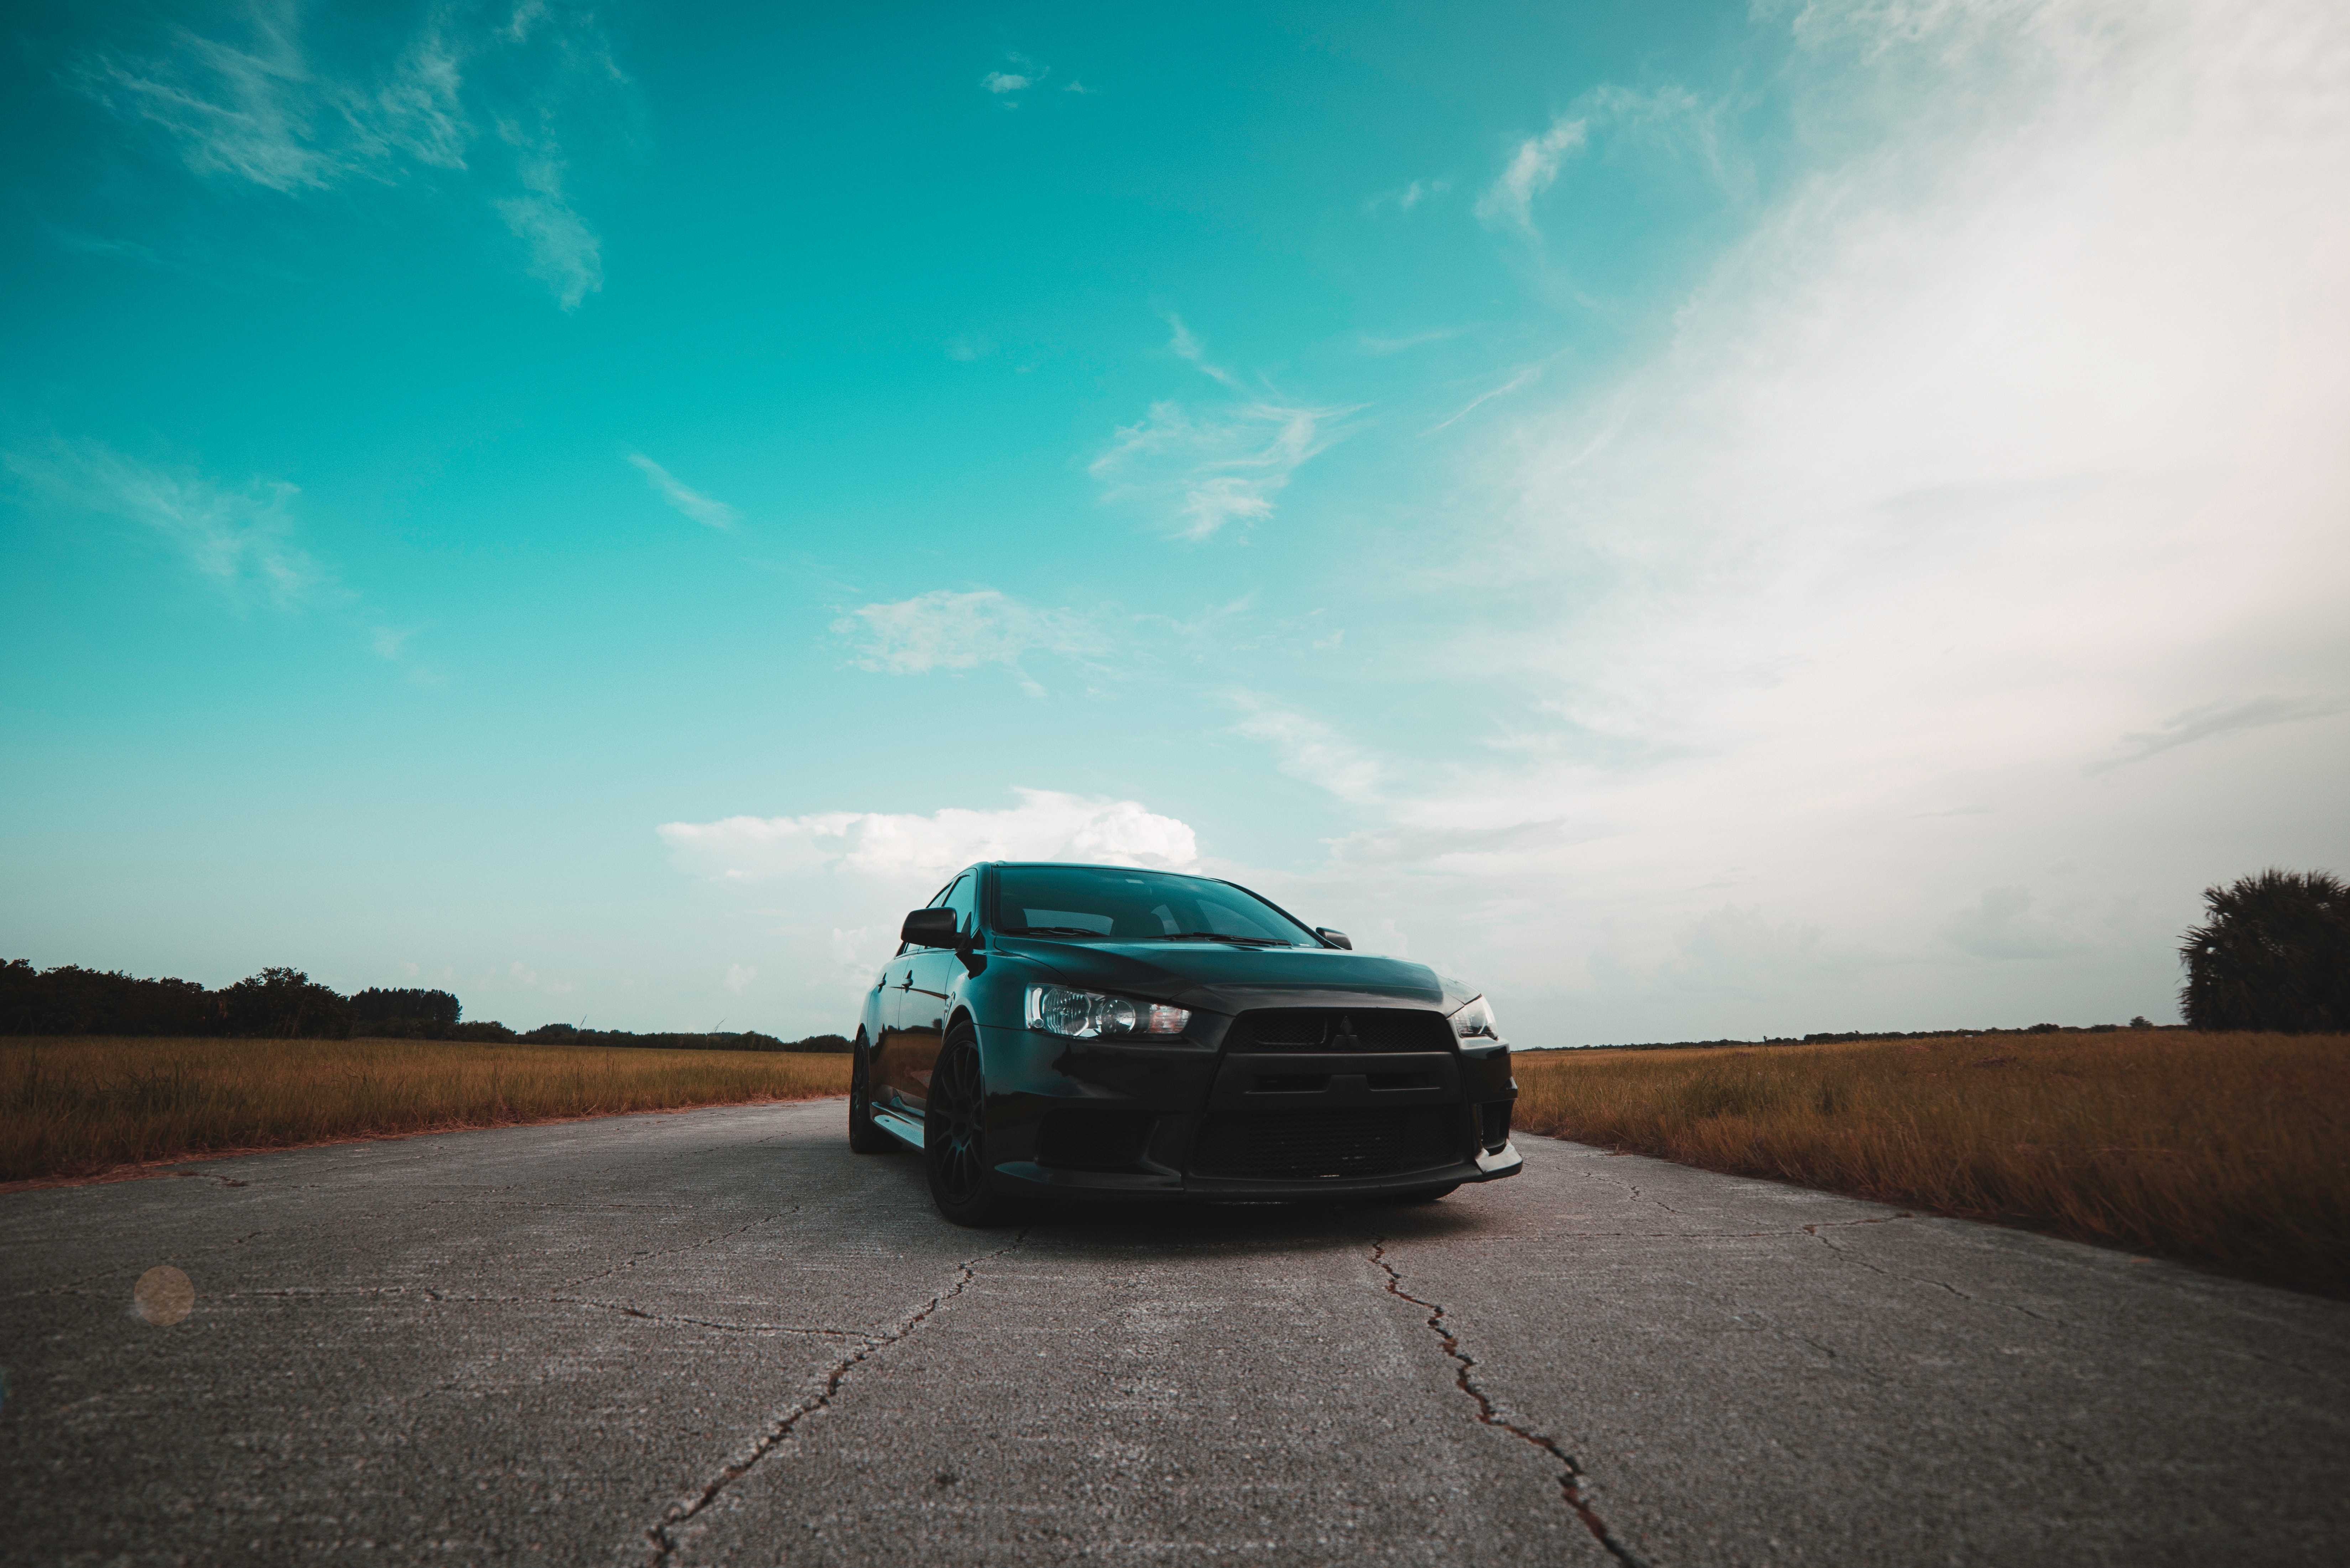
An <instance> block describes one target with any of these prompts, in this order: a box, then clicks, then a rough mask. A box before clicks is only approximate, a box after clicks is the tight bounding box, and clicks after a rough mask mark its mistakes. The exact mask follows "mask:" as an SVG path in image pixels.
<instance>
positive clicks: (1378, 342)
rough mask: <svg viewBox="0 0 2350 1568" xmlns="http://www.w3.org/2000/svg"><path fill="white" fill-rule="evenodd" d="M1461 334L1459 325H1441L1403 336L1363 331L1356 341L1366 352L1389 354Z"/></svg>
mask: <svg viewBox="0 0 2350 1568" xmlns="http://www.w3.org/2000/svg"><path fill="white" fill-rule="evenodd" d="M1460 336H1461V329H1460V328H1459V327H1438V328H1437V329H1436V330H1434V331H1432V332H1412V333H1407V334H1406V335H1404V336H1403V337H1380V336H1379V335H1378V334H1377V333H1374V332H1361V333H1357V334H1356V337H1355V341H1356V342H1357V343H1358V344H1360V345H1361V346H1362V349H1363V352H1364V353H1366V354H1375V355H1387V354H1400V353H1402V352H1403V351H1404V350H1405V349H1407V348H1425V347H1426V346H1428V345H1429V344H1430V343H1441V342H1443V341H1444V340H1445V339H1447V338H1450V337H1460Z"/></svg>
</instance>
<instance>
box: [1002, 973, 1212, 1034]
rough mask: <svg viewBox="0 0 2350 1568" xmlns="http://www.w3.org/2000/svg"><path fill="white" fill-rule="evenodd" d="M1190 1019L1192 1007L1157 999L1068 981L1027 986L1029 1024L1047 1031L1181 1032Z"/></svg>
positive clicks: (1050, 1032) (1068, 1032)
mask: <svg viewBox="0 0 2350 1568" xmlns="http://www.w3.org/2000/svg"><path fill="white" fill-rule="evenodd" d="M1187 1023H1191V1012H1190V1010H1189V1009H1186V1008H1181V1007H1169V1006H1167V1005H1165V1004H1164V1003H1162V1002H1133V1001H1129V1000H1128V998H1126V997H1123V996H1104V995H1103V994H1102V993H1101V992H1097V991H1071V990H1070V989H1069V988H1068V987H1066V986H1065V985H1032V986H1030V987H1029V988H1028V1027H1029V1028H1031V1029H1040V1030H1043V1031H1044V1032H1045V1033H1047V1034H1067V1035H1071V1036H1073V1037H1075V1038H1076V1039H1079V1040H1097V1039H1101V1038H1103V1037H1105V1036H1114V1035H1121V1034H1157V1035H1165V1034H1180V1033H1183V1026H1184V1025H1185V1024H1187Z"/></svg>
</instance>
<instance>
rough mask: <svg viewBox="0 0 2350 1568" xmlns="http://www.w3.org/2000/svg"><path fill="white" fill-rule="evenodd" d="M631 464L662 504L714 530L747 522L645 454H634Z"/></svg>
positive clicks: (723, 504) (729, 507)
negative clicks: (666, 504) (743, 521)
mask: <svg viewBox="0 0 2350 1568" xmlns="http://www.w3.org/2000/svg"><path fill="white" fill-rule="evenodd" d="M629 462H632V463H634V464H636V465H637V468H638V470H639V472H642V473H643V474H644V476H645V479H646V481H647V482H648V483H650V484H651V485H652V487H653V488H654V489H655V490H656V491H658V492H660V498H661V499H662V500H664V501H666V502H668V503H669V504H671V506H673V507H675V508H677V510H679V511H680V512H682V513H684V514H686V515H687V516H688V517H691V518H692V519H693V520H694V521H695V522H696V523H701V524H707V525H708V526H710V527H712V528H732V527H733V526H734V524H737V523H739V522H741V521H742V520H743V514H741V513H739V512H737V511H735V510H734V508H733V507H732V506H729V505H727V504H726V503H724V502H723V501H718V500H714V499H712V497H710V496H707V495H704V494H702V492H700V491H699V490H695V489H693V488H692V487H691V486H690V485H687V484H685V483H681V482H680V481H679V479H678V478H677V476H676V475H674V474H672V473H671V472H670V471H669V470H668V469H666V468H663V467H662V466H661V465H660V463H657V462H654V461H653V460H652V459H651V458H649V457H647V456H646V455H645V454H644V453H643V452H630V453H629Z"/></svg>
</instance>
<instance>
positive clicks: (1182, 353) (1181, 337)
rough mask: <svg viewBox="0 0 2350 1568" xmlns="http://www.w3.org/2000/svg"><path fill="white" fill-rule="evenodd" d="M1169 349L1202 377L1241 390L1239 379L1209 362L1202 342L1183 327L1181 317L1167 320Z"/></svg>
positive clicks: (1188, 329) (1187, 328) (1172, 317)
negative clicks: (1201, 344)
mask: <svg viewBox="0 0 2350 1568" xmlns="http://www.w3.org/2000/svg"><path fill="white" fill-rule="evenodd" d="M1167 328H1168V338H1167V347H1168V348H1170V349H1172V350H1173V351H1174V354H1175V357H1176V358H1179V359H1181V360H1183V361H1184V362H1185V363H1187V364H1189V365H1191V366H1193V367H1195V368H1196V369H1198V370H1199V372H1200V373H1201V375H1203V376H1206V377H1208V378H1209V379H1211V380H1215V381H1220V382H1222V384H1223V385H1225V386H1227V387H1230V388H1232V389H1233V390H1234V391H1239V390H1241V383H1240V379H1239V378H1238V377H1236V376H1234V375H1233V374H1232V372H1231V371H1230V370H1226V369H1222V368H1221V367H1219V366H1216V365H1211V364H1210V363H1209V362H1208V351H1207V350H1206V349H1205V348H1201V346H1200V340H1199V339H1198V338H1197V337H1193V336H1192V335H1191V328H1190V327H1186V326H1184V325H1183V318H1182V317H1180V316H1170V317H1168V318H1167Z"/></svg>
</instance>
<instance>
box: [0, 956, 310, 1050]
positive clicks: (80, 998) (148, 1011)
mask: <svg viewBox="0 0 2350 1568" xmlns="http://www.w3.org/2000/svg"><path fill="white" fill-rule="evenodd" d="M350 1032H351V1017H350V1008H349V1005H348V1003H346V1002H344V1001H343V999H342V998H341V997H340V996H338V995H337V994H336V993H335V992H331V991H329V990H328V989H327V988H326V987H325V986H323V985H319V984H317V983H316V982H315V981H312V980H311V979H310V977H309V976H308V975H306V974H304V973H303V972H302V971H300V970H297V969H265V970H263V971H261V972H260V973H259V974H256V975H253V976H251V977H249V978H247V979H244V980H241V981H237V982H236V983H235V984H234V985H232V986H229V987H227V988H225V989H224V990H221V991H206V990H205V989H204V988H203V986H201V985H198V984H197V983H196V982H195V981H192V980H140V979H138V978H136V977H135V976H132V975H127V974H124V973H122V972H121V971H99V970H94V969H83V968H81V967H80V966H79V965H78V964H60V965H58V966H57V968H55V969H49V970H36V969H35V968H34V967H33V966H32V965H31V964H29V963H27V962H26V961H24V960H23V959H12V960H10V961H8V962H7V963H5V964H0V1034H234V1035H263V1036H269V1037H274V1038H278V1039H293V1038H297V1037H298V1038H304V1039H312V1040H317V1039H330V1040H339V1039H342V1038H343V1037H344V1036H346V1035H348V1033H350Z"/></svg>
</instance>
